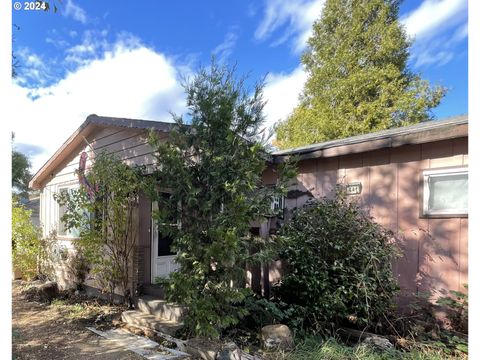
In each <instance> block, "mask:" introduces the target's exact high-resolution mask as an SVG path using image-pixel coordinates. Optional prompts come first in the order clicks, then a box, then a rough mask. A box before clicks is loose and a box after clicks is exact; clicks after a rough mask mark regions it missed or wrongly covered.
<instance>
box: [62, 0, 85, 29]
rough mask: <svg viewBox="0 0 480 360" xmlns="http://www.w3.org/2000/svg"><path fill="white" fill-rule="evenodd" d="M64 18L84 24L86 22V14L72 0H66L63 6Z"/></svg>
mask: <svg viewBox="0 0 480 360" xmlns="http://www.w3.org/2000/svg"><path fill="white" fill-rule="evenodd" d="M63 15H64V16H65V17H71V18H73V19H74V20H76V21H79V22H81V23H82V24H86V23H87V21H88V17H87V13H86V12H85V10H83V9H82V8H81V7H80V6H78V5H77V4H75V3H74V2H73V0H67V3H66V4H65V11H64V12H63Z"/></svg>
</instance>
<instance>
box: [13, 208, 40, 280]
mask: <svg viewBox="0 0 480 360" xmlns="http://www.w3.org/2000/svg"><path fill="white" fill-rule="evenodd" d="M31 213H32V212H31V210H27V209H25V207H24V206H23V205H22V204H20V203H19V202H18V201H17V199H13V203H12V257H13V259H12V260H13V266H14V267H15V268H16V269H18V270H20V271H21V273H22V276H24V277H26V278H27V279H31V278H33V277H34V276H35V275H37V273H38V262H39V256H40V253H41V243H40V228H39V227H38V226H35V225H34V224H33V223H32V220H31V218H30V216H31Z"/></svg>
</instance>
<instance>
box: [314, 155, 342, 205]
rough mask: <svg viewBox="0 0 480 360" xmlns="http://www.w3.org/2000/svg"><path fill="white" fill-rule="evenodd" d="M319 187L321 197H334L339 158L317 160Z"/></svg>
mask: <svg viewBox="0 0 480 360" xmlns="http://www.w3.org/2000/svg"><path fill="white" fill-rule="evenodd" d="M316 173H317V176H316V177H317V182H316V184H317V189H318V194H319V196H320V197H324V196H325V197H330V198H331V197H332V196H333V194H334V193H335V187H336V184H337V181H338V158H326V159H318V160H317V172H316Z"/></svg>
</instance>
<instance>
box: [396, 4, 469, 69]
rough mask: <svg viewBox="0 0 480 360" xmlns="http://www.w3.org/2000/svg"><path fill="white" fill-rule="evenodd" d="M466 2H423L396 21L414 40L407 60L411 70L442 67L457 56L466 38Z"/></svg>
mask: <svg viewBox="0 0 480 360" xmlns="http://www.w3.org/2000/svg"><path fill="white" fill-rule="evenodd" d="M467 10H468V9H467V0H424V1H423V2H422V3H421V4H420V6H419V7H418V8H416V9H415V10H413V11H411V12H409V13H407V14H405V15H404V16H403V17H402V18H401V19H400V22H401V23H402V24H403V25H404V26H405V30H406V32H407V35H408V36H410V37H411V38H412V39H414V43H413V45H412V49H411V61H412V63H413V65H414V66H415V67H417V68H418V67H422V66H442V65H445V64H447V63H448V62H450V61H451V60H452V59H454V58H455V56H456V55H457V54H458V53H459V51H458V49H457V46H458V44H459V43H460V42H461V41H463V40H464V39H465V38H466V37H467V36H468V26H467V21H468V11H467Z"/></svg>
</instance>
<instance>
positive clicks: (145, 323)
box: [122, 310, 183, 336]
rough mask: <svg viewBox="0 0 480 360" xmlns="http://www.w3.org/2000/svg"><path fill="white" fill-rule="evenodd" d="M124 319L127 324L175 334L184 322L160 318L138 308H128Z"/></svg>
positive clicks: (123, 316)
mask: <svg viewBox="0 0 480 360" xmlns="http://www.w3.org/2000/svg"><path fill="white" fill-rule="evenodd" d="M122 321H123V322H126V323H127V324H130V325H133V326H137V327H146V328H149V329H152V330H156V331H159V332H162V333H165V334H167V335H171V336H173V334H174V333H175V331H177V330H178V329H180V328H181V327H182V325H183V324H182V323H180V322H177V321H172V320H166V319H159V318H156V317H155V316H153V315H150V314H146V313H144V312H142V311H138V310H127V311H124V312H123V313H122Z"/></svg>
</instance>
